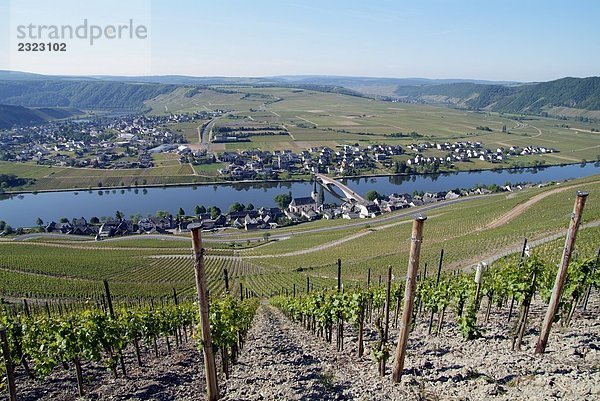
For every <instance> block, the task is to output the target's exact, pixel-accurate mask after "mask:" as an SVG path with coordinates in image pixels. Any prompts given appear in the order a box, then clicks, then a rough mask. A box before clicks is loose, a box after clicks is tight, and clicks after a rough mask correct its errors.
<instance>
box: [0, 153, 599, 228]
mask: <svg viewBox="0 0 600 401" xmlns="http://www.w3.org/2000/svg"><path fill="white" fill-rule="evenodd" d="M593 174H600V164H598V163H596V164H594V163H587V164H585V165H580V164H573V165H566V166H550V167H543V168H525V169H512V170H486V171H474V172H459V173H443V174H429V175H411V176H382V177H366V178H364V177H363V178H354V179H346V180H341V181H342V182H343V183H345V184H346V185H348V186H349V187H350V188H351V189H353V190H355V191H356V192H358V193H359V194H363V195H364V194H365V193H366V192H367V191H369V190H376V191H377V192H379V193H381V194H390V193H393V192H396V193H403V192H407V193H412V192H413V191H415V190H416V191H426V192H427V191H429V192H433V191H435V192H437V191H448V190H451V189H454V188H473V187H475V186H476V185H477V184H486V185H491V184H496V185H503V184H505V183H506V182H510V183H511V184H515V183H520V182H531V183H541V182H547V181H552V180H554V181H559V180H565V179H569V178H580V177H587V176H590V175H593ZM288 191H291V192H292V194H293V196H295V197H301V196H309V195H310V192H311V191H312V184H311V183H309V182H264V183H236V184H214V185H198V186H182V187H163V188H138V189H111V190H101V191H98V190H94V191H78V192H74V191H67V192H44V193H36V194H33V193H31V194H21V195H12V196H3V197H2V198H0V220H4V221H6V222H7V223H8V224H10V225H11V226H13V227H27V226H33V225H35V221H36V219H37V218H38V217H40V218H41V219H42V220H43V221H44V222H49V221H52V220H54V221H58V220H59V219H60V218H61V217H67V218H69V219H71V218H73V217H85V218H87V219H89V218H90V217H93V216H97V217H102V216H114V215H115V213H116V211H117V210H119V211H122V212H123V213H125V216H127V217H129V216H131V215H134V214H140V215H142V216H146V215H148V214H152V215H153V214H155V213H156V211H158V210H166V211H169V212H170V213H173V214H175V213H176V212H177V210H178V209H179V208H180V207H181V208H183V210H184V211H185V212H186V213H188V214H192V213H193V212H194V207H195V206H196V205H204V206H206V207H207V208H208V207H209V206H213V205H215V206H217V207H219V208H220V209H221V210H222V211H223V212H225V211H227V210H228V209H229V206H230V205H231V204H233V203H235V202H240V203H243V204H248V203H252V204H253V205H254V206H255V207H256V208H259V207H261V206H276V204H275V201H274V199H273V198H274V197H275V196H276V195H277V194H280V193H283V192H288ZM325 194H326V196H325V201H326V202H334V201H336V199H335V198H334V197H333V196H332V195H330V194H329V193H327V192H326V193H325Z"/></svg>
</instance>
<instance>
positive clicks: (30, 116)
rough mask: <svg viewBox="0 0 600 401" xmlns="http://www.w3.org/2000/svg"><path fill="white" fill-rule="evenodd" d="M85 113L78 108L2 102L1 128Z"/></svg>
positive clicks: (0, 112) (0, 111)
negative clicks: (33, 107) (31, 107)
mask: <svg viewBox="0 0 600 401" xmlns="http://www.w3.org/2000/svg"><path fill="white" fill-rule="evenodd" d="M78 114H83V112H81V111H80V110H77V109H57V108H48V107H45V108H40V109H30V108H27V107H23V106H11V105H6V104H0V128H2V129H3V128H11V127H13V126H19V125H32V124H40V123H44V122H46V121H49V120H55V119H61V118H68V117H72V116H75V115H78Z"/></svg>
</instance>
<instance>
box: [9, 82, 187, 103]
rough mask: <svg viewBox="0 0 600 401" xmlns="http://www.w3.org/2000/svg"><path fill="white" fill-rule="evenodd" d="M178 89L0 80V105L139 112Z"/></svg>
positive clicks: (141, 85) (138, 84)
mask: <svg viewBox="0 0 600 401" xmlns="http://www.w3.org/2000/svg"><path fill="white" fill-rule="evenodd" d="M175 88H177V85H164V84H144V83H123V82H104V81H97V80H71V79H64V78H52V79H45V80H41V79H24V80H2V79H0V104H8V105H15V106H25V107H75V108H80V109H116V110H132V111H140V110H141V109H142V107H143V103H144V101H145V100H147V99H151V98H153V97H156V96H158V95H160V94H163V93H168V92H171V91H173V90H174V89H175Z"/></svg>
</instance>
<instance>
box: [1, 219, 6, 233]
mask: <svg viewBox="0 0 600 401" xmlns="http://www.w3.org/2000/svg"><path fill="white" fill-rule="evenodd" d="M5 227H6V222H5V221H4V220H0V231H4V228H5Z"/></svg>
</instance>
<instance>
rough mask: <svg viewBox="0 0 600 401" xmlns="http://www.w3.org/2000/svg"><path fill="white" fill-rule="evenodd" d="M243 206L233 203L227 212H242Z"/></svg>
mask: <svg viewBox="0 0 600 401" xmlns="http://www.w3.org/2000/svg"><path fill="white" fill-rule="evenodd" d="M243 211H244V205H243V204H241V203H240V202H235V203H234V204H233V205H231V206H229V212H243Z"/></svg>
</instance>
